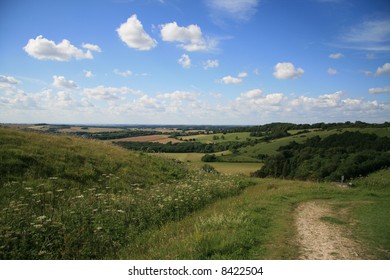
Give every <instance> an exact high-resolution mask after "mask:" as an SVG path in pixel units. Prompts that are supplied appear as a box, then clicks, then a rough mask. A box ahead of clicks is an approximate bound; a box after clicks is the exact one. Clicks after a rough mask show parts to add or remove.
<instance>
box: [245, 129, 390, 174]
mask: <svg viewBox="0 0 390 280" xmlns="http://www.w3.org/2000/svg"><path fill="white" fill-rule="evenodd" d="M389 165H390V138H388V137H379V136H377V135H375V134H367V133H361V132H344V133H341V134H333V135H330V136H328V137H326V138H323V139H321V138H320V137H319V136H315V137H313V138H309V139H308V140H307V141H306V142H305V143H302V144H298V143H296V142H291V143H290V144H288V145H286V146H282V147H280V148H279V149H278V154H276V155H274V156H270V157H268V158H266V160H265V163H264V166H263V167H262V168H261V169H260V170H258V171H256V172H254V173H253V174H252V175H253V176H255V177H267V176H272V177H283V178H291V179H309V180H332V181H335V180H340V178H341V176H344V177H345V178H346V179H348V178H354V177H358V176H364V175H367V174H368V173H371V172H374V171H376V170H379V169H382V168H384V167H387V166H389Z"/></svg>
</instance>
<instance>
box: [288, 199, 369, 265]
mask: <svg viewBox="0 0 390 280" xmlns="http://www.w3.org/2000/svg"><path fill="white" fill-rule="evenodd" d="M322 217H337V214H336V213H334V210H332V207H331V204H330V203H329V202H325V201H310V202H305V203H302V204H301V205H299V206H298V207H297V209H296V214H295V218H296V220H295V223H296V227H297V231H298V242H299V244H300V247H301V256H300V259H303V260H355V259H361V258H362V255H361V249H360V248H361V246H360V245H359V243H357V242H356V241H354V240H352V239H350V238H348V228H347V226H348V225H347V224H337V223H334V222H329V221H324V220H321V218H322Z"/></svg>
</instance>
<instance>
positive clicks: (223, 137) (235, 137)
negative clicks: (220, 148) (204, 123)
mask: <svg viewBox="0 0 390 280" xmlns="http://www.w3.org/2000/svg"><path fill="white" fill-rule="evenodd" d="M249 134H250V133H249V132H236V133H225V134H224V133H215V134H214V133H213V134H200V135H190V136H183V137H179V138H182V140H190V139H195V141H199V142H201V143H213V142H215V143H218V142H228V141H233V142H241V141H245V140H246V139H247V138H249Z"/></svg>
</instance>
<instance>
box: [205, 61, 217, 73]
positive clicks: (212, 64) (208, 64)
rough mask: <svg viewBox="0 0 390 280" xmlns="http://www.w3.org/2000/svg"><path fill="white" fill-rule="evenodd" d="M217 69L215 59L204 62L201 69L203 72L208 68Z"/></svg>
mask: <svg viewBox="0 0 390 280" xmlns="http://www.w3.org/2000/svg"><path fill="white" fill-rule="evenodd" d="M217 67H219V61H218V60H217V59H215V60H211V59H208V60H207V61H206V62H203V68H204V69H205V70H207V69H209V68H217Z"/></svg>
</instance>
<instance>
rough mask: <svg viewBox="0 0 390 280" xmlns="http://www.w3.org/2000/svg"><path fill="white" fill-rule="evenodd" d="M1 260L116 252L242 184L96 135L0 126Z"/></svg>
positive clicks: (94, 256)
mask: <svg viewBox="0 0 390 280" xmlns="http://www.w3.org/2000/svg"><path fill="white" fill-rule="evenodd" d="M0 174H1V176H0V211H1V215H0V259H105V258H116V257H118V255H117V254H118V249H119V248H124V247H125V248H127V247H128V246H130V245H131V243H132V241H133V240H134V239H135V238H137V237H138V236H139V235H141V234H142V233H143V232H144V231H145V230H150V229H152V228H158V227H159V226H161V225H162V224H164V223H165V222H167V221H170V220H176V219H180V218H182V217H184V216H185V215H187V214H188V213H190V212H192V211H194V210H196V209H200V208H202V207H204V206H205V205H207V204H208V203H210V202H212V201H215V200H217V199H220V198H223V197H227V196H231V195H235V194H238V193H239V192H240V191H241V190H242V189H243V187H245V182H242V181H241V180H240V179H239V178H238V177H220V176H218V175H214V174H209V173H206V172H204V171H201V170H200V169H197V170H190V169H188V167H187V166H186V165H184V164H182V163H178V162H177V161H175V160H168V159H163V158H157V157H151V156H148V155H145V154H140V153H134V152H130V151H127V150H125V149H122V148H119V147H116V146H112V145H109V144H106V143H103V142H99V141H95V140H85V139H81V138H75V137H67V136H53V135H47V134H39V133H32V132H21V131H16V130H11V129H0Z"/></svg>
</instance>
